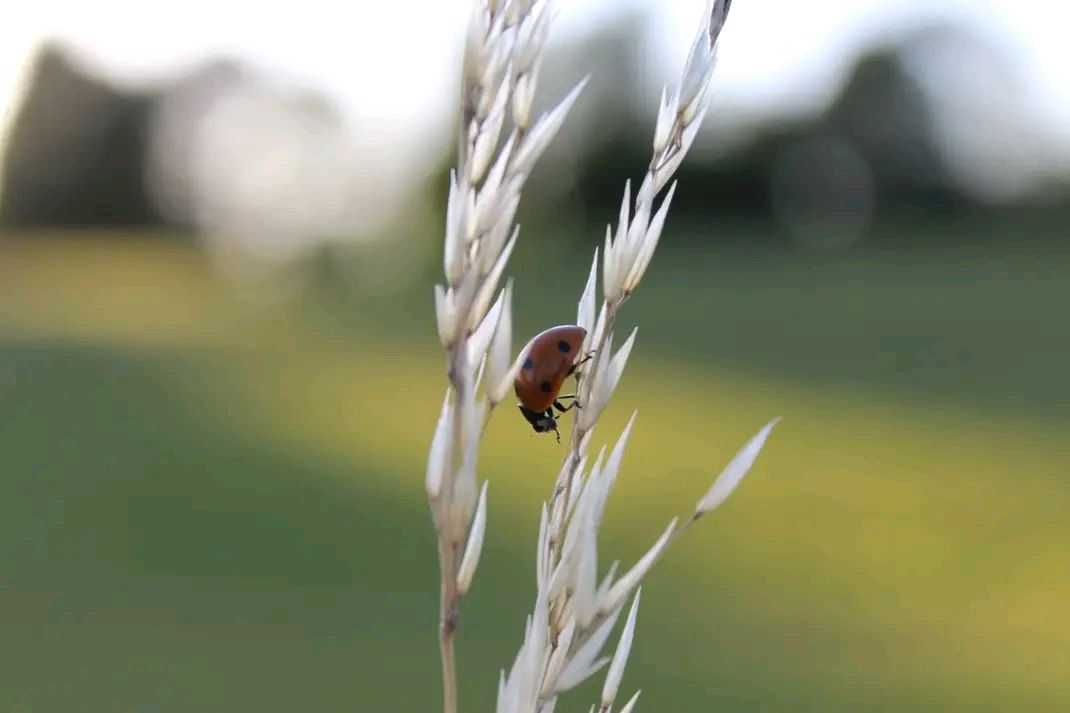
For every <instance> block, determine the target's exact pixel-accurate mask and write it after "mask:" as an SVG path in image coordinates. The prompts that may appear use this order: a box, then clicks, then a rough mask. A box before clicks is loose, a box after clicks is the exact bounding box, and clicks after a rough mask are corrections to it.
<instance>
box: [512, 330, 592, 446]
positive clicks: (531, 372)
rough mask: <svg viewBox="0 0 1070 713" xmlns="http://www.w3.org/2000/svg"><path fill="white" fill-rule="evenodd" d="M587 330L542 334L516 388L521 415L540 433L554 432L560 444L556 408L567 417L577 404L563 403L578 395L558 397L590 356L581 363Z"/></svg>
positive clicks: (529, 350)
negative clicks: (562, 400)
mask: <svg viewBox="0 0 1070 713" xmlns="http://www.w3.org/2000/svg"><path fill="white" fill-rule="evenodd" d="M586 336H587V330H586V329H584V328H583V327H577V326H576V325H574V324H564V325H561V326H560V327H551V328H550V329H547V330H546V331H545V332H542V333H541V334H538V335H536V336H535V338H534V339H532V340H531V343H530V344H528V347H527V351H526V352H525V354H524V361H523V363H522V365H521V368H520V372H519V373H518V374H517V376H516V383H515V384H514V388H515V390H516V395H517V398H519V399H520V413H522V414H523V415H524V418H526V419H527V420H528V423H530V424H531V427H532V428H534V429H535V432H536V433H546V432H547V431H553V432H554V433H556V434H557V440H558V442H560V441H561V433H560V432H559V431H558V430H557V419H556V418H554V408H557V410H558V411H560V412H561V413H564V412H566V411H568V410H569V409H570V408H572V407H573V406H578V405H579V404H577V403H576V402H575V401H573V402H572V403H571V404H570V405H568V406H564V405H562V403H561V399H569V398H571V399H575V398H576V397H575V394H569V395H567V396H558V393H559V392H560V391H561V387H562V386H564V384H565V379H567V378H568V377H569V376H571V375H572V374H573V373H574V372H575V371H576V367H578V366H579V365H580V364H582V363H583V362H585V361H587V359H590V358H591V357H590V355H588V356H586V357H585V358H583V359H580V350H581V349H582V348H583V338H584V337H586Z"/></svg>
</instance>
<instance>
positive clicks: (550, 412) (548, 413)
mask: <svg viewBox="0 0 1070 713" xmlns="http://www.w3.org/2000/svg"><path fill="white" fill-rule="evenodd" d="M546 418H548V419H549V420H550V428H548V429H547V430H552V431H553V432H554V435H555V436H557V442H558V443H560V442H561V431H558V430H557V419H555V418H554V410H553V408H548V409H546Z"/></svg>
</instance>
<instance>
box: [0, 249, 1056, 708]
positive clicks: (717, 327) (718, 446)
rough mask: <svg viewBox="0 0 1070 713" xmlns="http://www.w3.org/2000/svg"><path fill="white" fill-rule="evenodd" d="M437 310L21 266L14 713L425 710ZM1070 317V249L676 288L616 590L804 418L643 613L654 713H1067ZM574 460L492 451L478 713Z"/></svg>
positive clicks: (655, 345) (716, 269)
mask: <svg viewBox="0 0 1070 713" xmlns="http://www.w3.org/2000/svg"><path fill="white" fill-rule="evenodd" d="M528 239H529V238H528V237H526V238H525V240H528ZM525 250H528V252H524V251H523V250H522V251H521V252H520V253H519V254H518V256H517V257H516V263H515V266H514V273H515V274H517V275H520V276H522V277H521V278H520V279H518V282H517V304H518V316H517V321H518V323H519V325H520V328H519V330H518V331H520V332H527V331H533V330H535V329H538V328H540V327H543V326H546V324H547V323H557V322H562V321H568V320H569V317H570V316H571V314H572V312H573V310H574V303H573V302H572V300H573V295H574V293H577V292H578V290H579V286H580V285H581V284H582V275H583V272H584V271H585V266H584V265H582V264H576V265H571V266H569V267H566V268H563V269H559V268H557V267H555V266H547V265H540V264H539V260H537V259H535V257H536V256H535V255H534V253H533V252H532V250H533V249H532V248H525ZM425 285H426V283H424V284H423V285H420V286H419V287H418V288H413V289H411V290H405V291H402V292H396V293H391V294H385V295H380V296H378V297H376V296H373V295H369V294H366V293H363V292H361V291H360V290H359V289H357V288H339V287H337V286H335V287H332V288H324V289H309V290H304V291H301V292H299V293H297V294H294V295H291V296H290V297H288V298H287V299H280V300H278V301H274V302H267V301H263V300H258V299H254V298H252V297H250V296H242V295H236V294H234V293H233V292H232V291H229V290H227V289H226V288H224V287H223V286H222V285H221V284H219V283H218V282H217V281H215V280H213V279H212V278H211V277H210V274H209V272H208V271H207V269H206V268H205V266H204V265H203V263H202V262H201V260H200V259H199V258H197V256H196V255H194V254H193V253H192V251H189V250H188V249H185V248H182V247H180V246H175V245H171V244H168V243H166V242H158V243H148V244H141V243H136V242H131V243H122V242H110V243H102V242H97V243H89V242H85V243H73V242H47V241H36V242H31V241H26V242H8V243H5V244H2V245H0V404H3V408H2V410H0V414H2V418H0V630H2V631H3V637H2V644H0V646H2V648H0V660H2V661H3V662H4V663H3V667H2V669H0V670H2V674H0V709H2V710H10V711H70V710H93V711H98V710H99V711H103V710H108V711H112V710H137V711H180V710H182V711H185V710H190V709H195V710H223V709H227V710H239V711H241V710H250V711H253V710H255V711H276V710H277V711H284V710H285V711H292V710H341V709H349V710H368V711H410V710H411V711H428V710H435V709H436V706H437V705H438V704H437V701H438V687H439V683H438V660H437V649H436V644H435V636H434V634H435V620H436V616H437V614H436V611H435V607H436V598H437V595H436V587H437V581H436V579H437V577H436V572H437V569H436V567H437V566H436V564H435V561H434V544H433V537H432V532H431V526H430V524H429V521H428V515H427V508H426V503H425V501H424V498H423V467H424V459H425V454H426V446H427V443H428V439H429V435H430V429H431V426H432V424H433V422H434V419H435V416H436V413H437V408H438V404H439V402H440V399H441V389H442V385H443V377H444V375H443V373H442V371H443V369H442V359H441V355H440V353H439V350H438V348H437V344H436V343H435V341H434V339H433V336H432V335H433V327H432V324H431V312H430V310H431V307H430V300H429V290H428V289H426V288H425ZM1067 304H1070V255H1068V254H1066V253H1061V252H1059V251H1058V250H1055V249H1051V250H1046V249H1045V250H1041V249H1037V248H1035V247H1034V248H1028V247H1022V248H1021V249H1004V250H1002V251H992V250H987V249H985V250H971V251H965V250H963V249H961V248H960V249H958V251H956V250H951V249H948V250H944V251H930V252H927V253H922V254H919V253H897V254H879V253H873V252H869V253H860V254H847V255H841V256H837V257H827V256H814V255H805V254H793V253H787V252H785V253H781V254H771V253H770V254H766V253H748V252H745V251H734V252H733V251H722V252H717V251H714V250H712V249H711V251H709V252H708V253H706V254H702V255H691V256H675V257H674V256H672V255H669V256H668V258H667V259H666V260H663V261H661V262H658V261H655V267H654V268H653V269H652V272H651V275H650V280H649V282H648V283H646V284H644V286H643V288H642V291H641V292H640V293H639V294H637V296H636V298H635V299H634V300H633V301H632V302H630V303H629V304H628V305H627V308H626V322H627V323H629V324H631V323H638V324H640V325H641V329H640V334H639V341H638V344H637V348H636V350H635V352H634V353H633V357H632V359H633V366H632V367H630V368H629V371H628V373H627V375H626V377H625V379H624V382H623V384H622V387H621V388H620V389H619V390H618V392H617V394H616V396H615V397H614V401H613V402H612V404H611V407H610V410H609V413H608V415H607V417H606V419H605V421H604V423H603V425H602V426H600V430H599V433H598V434H596V436H599V437H600V440H603V441H604V440H609V441H612V440H614V439H615V438H616V435H617V433H618V432H619V429H620V427H621V426H622V425H623V423H624V422H625V421H626V420H627V418H628V416H629V415H630V414H631V410H632V409H633V408H638V410H639V419H638V422H637V427H636V430H635V431H634V433H633V437H632V440H631V442H630V446H629V450H628V453H627V456H626V459H625V465H624V469H623V470H622V473H621V477H620V481H619V485H618V487H617V489H616V491H615V493H614V496H613V498H612V499H611V501H610V506H609V510H608V514H607V520H606V523H605V525H604V529H603V532H604V539H603V541H602V544H601V549H600V553H601V557H602V560H603V562H605V563H608V562H609V561H611V560H612V559H616V558H621V559H622V560H624V562H625V563H627V562H630V561H631V560H633V559H634V558H635V557H637V556H638V555H639V554H641V553H642V551H643V550H644V549H645V546H646V545H647V544H648V543H649V542H650V541H651V540H652V539H653V538H654V537H656V536H657V534H659V533H660V532H661V530H662V528H663V527H664V524H665V522H666V520H667V519H668V518H670V517H672V516H673V515H676V514H681V513H683V512H686V510H687V509H688V507H689V506H690V505H691V504H692V503H693V500H694V498H696V497H698V496H699V495H701V493H702V492H703V490H704V488H705V487H706V485H707V484H708V482H709V480H710V478H711V477H712V476H713V475H715V474H716V472H717V471H718V470H719V469H720V467H721V466H722V465H723V464H724V463H725V462H726V461H727V459H728V458H730V457H731V455H732V454H733V453H734V452H735V450H736V449H737V448H738V447H739V446H740V445H742V443H743V442H744V441H745V440H746V439H747V438H748V437H749V436H750V435H752V434H753V433H754V432H755V431H756V430H757V429H758V428H759V427H760V426H761V425H762V424H763V423H765V422H766V421H768V420H769V419H770V418H772V417H774V416H777V415H783V416H785V420H784V422H783V423H782V424H781V426H780V427H779V428H778V429H777V431H776V432H775V433H774V435H773V437H772V438H771V439H770V442H769V444H768V446H767V449H766V452H765V453H764V454H763V456H762V457H761V459H760V460H759V462H758V465H757V466H756V468H755V470H754V471H753V472H752V474H751V475H750V476H748V481H747V482H746V483H745V484H744V486H743V487H742V488H741V490H740V491H739V492H738V493H737V494H736V495H735V496H733V498H732V499H731V500H730V501H729V503H728V504H727V505H726V506H725V507H724V508H723V509H722V510H721V511H719V512H718V513H717V514H716V516H714V517H711V518H709V519H708V521H704V522H703V523H702V526H701V527H698V528H696V529H695V530H694V531H693V532H692V533H690V536H689V537H687V538H686V539H685V540H684V541H682V542H681V544H680V546H679V547H678V548H677V549H676V550H675V551H673V552H672V553H671V554H670V556H669V557H667V558H666V560H665V561H664V562H663V563H662V564H661V565H660V566H659V568H658V569H657V570H656V571H655V573H654V574H653V575H652V577H651V579H650V580H649V582H648V584H647V586H646V587H645V589H644V596H643V607H642V610H641V613H640V620H639V625H638V630H637V634H636V646H635V650H634V653H633V655H632V658H631V661H630V663H629V668H628V671H627V673H626V676H625V688H626V690H629V691H630V690H633V689H635V688H642V689H643V697H642V701H641V708H642V709H643V710H703V711H705V710H732V711H759V710H760V711H799V710H822V711H826V710H842V711H856V710H889V711H899V710H910V711H947V710H968V711H1008V710H1016V711H1061V710H1066V708H1067V702H1068V701H1070V517H1068V516H1067V514H1068V513H1070V482H1068V476H1070V468H1068V464H1070V438H1068V437H1067V436H1068V434H1070V379H1068V378H1067V375H1066V363H1067V356H1068V355H1070V326H1068V323H1067V320H1066V318H1065V316H1064V314H1065V312H1064V310H1065V308H1066V305H1067ZM521 338H522V337H521V335H519V334H518V335H517V340H516V341H517V343H518V346H519V343H520V341H521ZM560 452H561V448H560V446H558V445H557V444H555V443H554V442H553V440H552V439H549V438H540V437H538V436H536V435H535V434H533V433H531V431H530V429H528V428H527V426H526V425H525V424H524V423H523V422H522V421H521V419H520V418H519V417H518V416H516V415H515V414H514V413H512V410H511V409H507V410H506V412H504V413H501V414H499V415H498V416H497V417H496V418H495V420H494V421H493V423H492V424H491V427H490V429H489V430H488V434H487V439H486V449H485V451H484V456H483V459H482V474H483V475H484V476H485V477H487V478H489V479H490V491H489V494H490V514H489V526H488V528H489V529H488V537H489V542H488V545H487V548H486V550H485V552H484V559H483V564H482V565H481V567H480V572H479V575H478V576H477V580H476V584H475V585H474V589H473V591H472V593H471V594H470V596H469V598H468V599H467V600H466V601H465V604H464V608H463V623H462V633H461V639H460V644H459V660H460V667H461V680H462V692H461V693H462V702H463V707H464V710H472V711H475V710H488V709H490V707H491V705H492V702H493V695H494V692H495V689H496V685H497V675H498V669H499V668H501V667H503V666H507V665H508V664H509V663H510V661H511V658H512V655H513V653H514V652H515V650H516V647H517V646H518V644H519V641H520V637H521V634H522V622H523V615H524V614H525V613H526V611H527V610H528V609H529V608H530V603H531V598H532V596H533V588H534V584H533V579H534V572H533V567H532V564H531V559H532V558H531V554H532V551H533V549H532V548H533V542H534V535H535V530H536V526H537V513H538V503H539V500H540V499H541V498H542V497H544V496H545V495H546V494H547V492H548V490H549V487H550V485H551V482H552V478H553V476H554V474H555V473H556V470H557V466H558V461H559V454H560ZM594 695H595V694H594V692H593V691H592V690H587V689H584V690H581V691H580V692H579V694H578V695H576V696H574V697H573V698H572V699H571V700H568V699H566V701H565V702H563V704H562V705H563V706H564V708H563V709H564V710H580V709H582V710H586V708H587V704H588V703H589V701H590V700H593V696H594Z"/></svg>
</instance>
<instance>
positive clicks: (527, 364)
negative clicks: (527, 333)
mask: <svg viewBox="0 0 1070 713" xmlns="http://www.w3.org/2000/svg"><path fill="white" fill-rule="evenodd" d="M524 368H525V369H534V368H535V362H533V361H532V360H531V357H528V358H527V359H525V360H524Z"/></svg>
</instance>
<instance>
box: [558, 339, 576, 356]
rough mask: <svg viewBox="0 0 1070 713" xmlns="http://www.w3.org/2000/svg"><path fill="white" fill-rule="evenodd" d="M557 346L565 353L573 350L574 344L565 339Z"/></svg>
mask: <svg viewBox="0 0 1070 713" xmlns="http://www.w3.org/2000/svg"><path fill="white" fill-rule="evenodd" d="M557 348H558V349H559V350H560V351H562V352H564V353H565V354H568V353H569V352H570V351H572V346H571V345H570V344H569V343H568V342H566V341H565V340H564V339H562V340H561V341H560V342H558V343H557Z"/></svg>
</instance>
